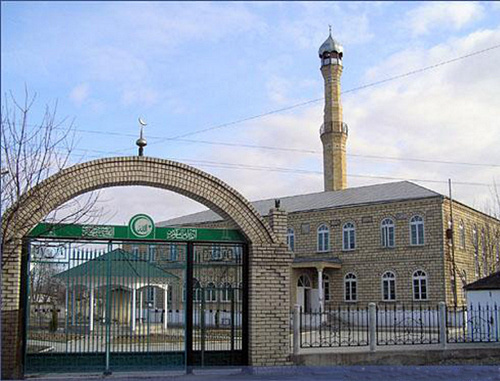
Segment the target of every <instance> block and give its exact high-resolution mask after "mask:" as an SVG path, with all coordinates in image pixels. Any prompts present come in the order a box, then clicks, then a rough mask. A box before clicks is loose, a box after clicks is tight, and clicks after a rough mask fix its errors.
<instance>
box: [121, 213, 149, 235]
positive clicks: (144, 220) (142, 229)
mask: <svg viewBox="0 0 500 381" xmlns="http://www.w3.org/2000/svg"><path fill="white" fill-rule="evenodd" d="M128 227H129V229H130V232H131V233H132V234H133V235H134V236H136V237H139V238H146V237H148V236H150V235H151V234H152V233H153V231H154V228H155V224H154V222H153V219H152V218H151V217H149V216H148V215H146V214H136V215H135V216H134V217H132V218H131V219H130V222H129V224H128Z"/></svg>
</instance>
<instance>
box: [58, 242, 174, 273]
mask: <svg viewBox="0 0 500 381" xmlns="http://www.w3.org/2000/svg"><path fill="white" fill-rule="evenodd" d="M108 261H109V274H108ZM55 277H57V278H62V279H64V278H80V277H81V278H87V277H88V278H94V277H115V278H116V277H119V278H129V279H135V278H140V279H157V278H171V277H174V278H178V277H177V276H176V275H174V274H171V273H169V272H167V271H165V270H163V269H162V268H161V267H159V266H157V265H155V264H154V263H151V262H149V261H147V260H145V259H142V258H140V257H139V256H137V255H134V254H132V253H129V252H127V251H125V250H122V249H115V250H113V251H109V252H107V253H105V254H103V255H100V256H99V257H96V258H94V259H91V260H89V261H87V262H85V263H82V264H80V265H78V266H75V267H73V268H71V269H69V270H66V271H63V272H60V273H59V274H56V275H55Z"/></svg>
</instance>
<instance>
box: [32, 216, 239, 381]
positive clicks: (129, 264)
mask: <svg viewBox="0 0 500 381" xmlns="http://www.w3.org/2000/svg"><path fill="white" fill-rule="evenodd" d="M71 227H72V228H73V229H74V227H75V225H71ZM100 228H104V227H100ZM106 228H109V227H106ZM115 228H116V227H115ZM83 229H84V230H85V227H83ZM93 229H94V230H93V231H94V232H96V231H98V230H99V229H97V230H96V227H95V226H94V227H93ZM165 229H166V228H165ZM70 230H71V229H69V227H68V226H66V227H65V229H63V228H60V229H59V230H58V233H54V232H52V233H50V234H40V232H38V234H33V235H32V238H30V241H29V244H28V245H27V246H26V247H27V250H28V254H29V262H28V277H27V281H28V293H27V297H26V298H27V300H26V305H27V308H26V319H25V322H26V330H25V332H26V339H25V354H26V356H25V372H26V373H31V374H33V373H55V372H104V373H110V372H113V371H127V370H133V371H137V370H161V369H183V368H185V367H188V368H189V367H193V366H217V365H218V366H222V365H246V363H247V357H246V354H247V347H246V345H247V340H246V337H247V333H246V332H247V317H246V311H247V308H246V289H247V288H246V275H245V271H246V260H245V258H246V253H247V248H246V244H245V243H244V242H242V238H241V236H239V235H238V234H239V233H238V234H236V233H235V231H227V230H225V231H222V230H215V229H214V230H213V231H209V230H208V229H203V231H201V230H202V229H199V230H198V231H197V232H196V234H195V231H196V230H197V229H188V230H190V234H185V232H181V233H182V234H178V233H179V230H182V229H177V234H168V233H169V231H170V232H172V231H175V229H170V230H169V231H167V232H166V233H165V234H166V237H165V238H168V237H170V239H172V240H171V241H166V240H165V241H163V240H162V241H158V239H157V237H158V236H162V234H159V232H158V230H160V228H157V229H156V230H157V232H156V233H155V235H154V237H155V239H154V240H149V241H148V240H139V239H134V240H119V239H116V238H117V237H116V236H117V235H116V234H114V235H113V238H114V239H108V240H103V239H98V240H96V239H95V237H94V238H92V239H85V240H83V239H82V237H81V236H78V234H75V233H74V231H73V232H71V231H70ZM101 230H102V229H101ZM183 230H186V229H183ZM115 232H116V229H115ZM35 233H36V231H35ZM209 233H212V235H210V234H209ZM68 235H74V236H75V237H76V236H78V237H77V238H73V239H68V238H67V237H68ZM129 236H130V234H129ZM195 236H196V237H200V236H201V237H202V238H203V237H205V238H204V240H203V241H202V240H197V239H193V237H195ZM172 237H173V238H172ZM206 237H209V238H210V237H211V238H213V241H210V240H206V239H207V238H206ZM221 237H222V239H221ZM129 238H130V237H129ZM186 238H187V239H190V241H186ZM174 239H175V240H174ZM183 240H184V241H183Z"/></svg>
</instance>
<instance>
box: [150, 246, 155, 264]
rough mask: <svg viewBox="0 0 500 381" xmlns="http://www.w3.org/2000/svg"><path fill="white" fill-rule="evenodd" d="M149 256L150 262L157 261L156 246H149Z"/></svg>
mask: <svg viewBox="0 0 500 381" xmlns="http://www.w3.org/2000/svg"><path fill="white" fill-rule="evenodd" d="M148 254H149V258H148V259H149V261H150V262H154V261H156V246H149V249H148Z"/></svg>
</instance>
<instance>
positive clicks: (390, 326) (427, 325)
mask: <svg viewBox="0 0 500 381" xmlns="http://www.w3.org/2000/svg"><path fill="white" fill-rule="evenodd" d="M376 332H377V345H416V344H438V343H439V342H440V339H439V309H438V308H432V307H423V306H414V305H412V306H409V307H408V306H405V305H400V306H398V305H392V306H389V305H385V306H383V307H377V309H376Z"/></svg>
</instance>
